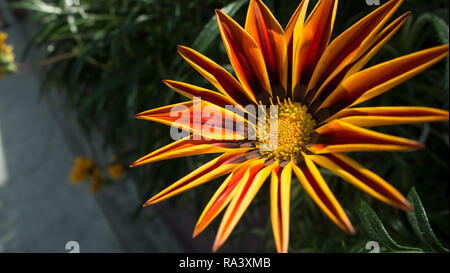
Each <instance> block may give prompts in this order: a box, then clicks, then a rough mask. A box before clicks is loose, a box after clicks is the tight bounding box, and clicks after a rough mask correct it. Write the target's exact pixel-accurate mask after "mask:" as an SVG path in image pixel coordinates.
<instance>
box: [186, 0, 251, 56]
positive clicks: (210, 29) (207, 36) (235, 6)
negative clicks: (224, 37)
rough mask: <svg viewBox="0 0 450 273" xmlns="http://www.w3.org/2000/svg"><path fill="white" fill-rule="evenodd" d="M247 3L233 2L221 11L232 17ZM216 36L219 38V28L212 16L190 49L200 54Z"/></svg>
mask: <svg viewBox="0 0 450 273" xmlns="http://www.w3.org/2000/svg"><path fill="white" fill-rule="evenodd" d="M247 2H248V1H247V0H239V1H235V2H232V3H231V4H228V5H226V6H225V7H223V8H222V9H221V10H222V11H223V12H224V13H226V14H228V15H229V16H231V17H232V16H234V15H235V14H236V12H238V11H239V10H240V9H241V7H242V6H243V5H244V4H245V3H247ZM217 36H219V27H218V25H217V19H216V15H214V16H213V17H211V19H210V20H209V21H208V23H206V24H205V26H204V27H203V29H202V30H201V31H200V33H199V34H198V36H197V38H196V39H195V41H194V43H193V44H192V48H194V49H195V50H197V51H200V52H202V51H205V50H206V49H208V47H209V45H210V44H211V43H212V42H213V41H214V40H215V39H216V38H217Z"/></svg>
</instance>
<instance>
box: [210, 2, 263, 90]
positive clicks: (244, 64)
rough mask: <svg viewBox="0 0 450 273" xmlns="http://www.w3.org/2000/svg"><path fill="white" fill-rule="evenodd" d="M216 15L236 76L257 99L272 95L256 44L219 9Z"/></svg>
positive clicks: (260, 53) (261, 56)
mask: <svg viewBox="0 0 450 273" xmlns="http://www.w3.org/2000/svg"><path fill="white" fill-rule="evenodd" d="M216 16H217V23H218V25H219V30H220V34H221V36H222V40H223V43H224V45H225V49H226V51H227V53H228V57H229V59H230V62H231V65H232V66H233V68H234V71H235V72H236V75H237V77H238V78H239V80H240V81H241V83H242V84H243V85H244V87H245V88H247V89H248V90H250V91H251V92H252V93H253V94H254V95H255V97H256V98H257V99H259V98H265V99H267V98H268V97H270V96H271V95H272V89H271V87H270V82H269V77H268V75H267V69H266V65H265V62H264V57H263V55H262V52H261V49H260V48H259V46H258V44H257V43H256V42H255V40H254V39H253V38H252V37H251V36H250V34H248V33H247V32H246V31H245V30H244V29H243V28H242V27H241V26H239V24H238V23H236V22H235V21H234V20H233V19H231V18H230V17H229V16H228V15H226V14H225V13H223V12H222V11H221V10H216Z"/></svg>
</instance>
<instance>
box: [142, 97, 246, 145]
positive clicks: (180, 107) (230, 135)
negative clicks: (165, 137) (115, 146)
mask: <svg viewBox="0 0 450 273" xmlns="http://www.w3.org/2000/svg"><path fill="white" fill-rule="evenodd" d="M136 118H139V119H145V120H151V121H156V122H159V123H162V124H166V125H169V126H173V127H176V128H180V129H182V130H185V131H188V132H191V133H193V134H195V135H197V136H201V137H202V138H206V139H216V140H217V139H218V140H241V139H245V137H246V133H248V132H245V131H246V130H247V131H248V128H254V126H253V125H252V124H250V123H249V122H247V120H245V119H244V118H243V117H241V116H240V115H237V114H236V113H233V112H231V111H229V110H226V109H224V108H222V107H219V106H217V105H214V104H212V103H209V102H206V101H203V100H193V101H189V102H183V103H177V104H173V105H168V106H164V107H160V108H157V109H152V110H148V111H145V112H142V113H140V114H137V115H136ZM238 128H243V129H238Z"/></svg>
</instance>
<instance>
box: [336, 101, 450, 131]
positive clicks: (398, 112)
mask: <svg viewBox="0 0 450 273" xmlns="http://www.w3.org/2000/svg"><path fill="white" fill-rule="evenodd" d="M448 118H449V116H448V111H444V110H440V109H435V108H429V107H410V106H405V107H401V106H393V107H364V108H347V109H344V110H342V111H340V112H339V113H337V114H336V115H334V116H333V117H332V118H331V119H339V120H340V121H343V122H345V123H348V124H352V125H355V126H360V127H374V126H386V125H394V124H408V123H421V122H436V121H448Z"/></svg>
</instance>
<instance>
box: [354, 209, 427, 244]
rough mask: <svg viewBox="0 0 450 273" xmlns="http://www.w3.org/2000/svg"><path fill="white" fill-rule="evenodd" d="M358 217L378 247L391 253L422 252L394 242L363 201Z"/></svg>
mask: <svg viewBox="0 0 450 273" xmlns="http://www.w3.org/2000/svg"><path fill="white" fill-rule="evenodd" d="M359 217H360V219H361V222H362V224H363V226H364V228H365V229H366V231H367V232H368V233H369V235H370V237H372V239H374V240H375V241H377V242H378V243H380V245H382V246H384V247H386V248H388V249H389V250H391V251H422V250H421V249H418V248H412V247H405V246H401V245H399V244H398V243H397V242H395V241H394V240H393V239H392V238H391V236H390V235H389V233H388V232H387V231H386V228H385V227H384V226H383V223H382V222H381V220H380V219H379V218H378V216H377V215H376V213H375V212H374V211H373V210H372V208H371V207H370V206H369V205H368V204H367V203H366V202H364V201H361V206H360V209H359Z"/></svg>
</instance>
